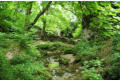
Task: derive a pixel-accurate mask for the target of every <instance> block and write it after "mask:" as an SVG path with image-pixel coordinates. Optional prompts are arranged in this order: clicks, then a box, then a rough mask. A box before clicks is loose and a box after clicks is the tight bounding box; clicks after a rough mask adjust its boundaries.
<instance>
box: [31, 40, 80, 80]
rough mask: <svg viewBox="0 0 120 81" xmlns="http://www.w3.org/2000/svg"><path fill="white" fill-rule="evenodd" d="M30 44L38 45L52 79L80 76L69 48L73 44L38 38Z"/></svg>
mask: <svg viewBox="0 0 120 81" xmlns="http://www.w3.org/2000/svg"><path fill="white" fill-rule="evenodd" d="M31 45H32V46H35V47H37V48H38V47H39V49H38V50H39V51H40V53H41V55H42V58H43V59H44V62H45V66H46V68H48V69H49V72H50V73H51V75H52V77H53V80H75V79H77V77H78V76H80V74H79V75H78V73H79V71H80V70H79V69H80V66H79V64H76V63H74V62H75V59H76V57H75V54H74V53H73V50H72V49H71V48H73V47H74V46H75V45H73V44H68V43H63V42H61V41H56V42H55V41H54V42H51V41H43V40H38V41H36V42H34V43H32V44H31ZM49 46H50V47H49ZM78 79H80V78H78Z"/></svg>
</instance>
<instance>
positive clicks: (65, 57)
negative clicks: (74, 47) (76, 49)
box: [61, 54, 75, 64]
mask: <svg viewBox="0 0 120 81" xmlns="http://www.w3.org/2000/svg"><path fill="white" fill-rule="evenodd" d="M61 60H62V62H66V63H68V64H71V63H73V62H74V61H75V56H74V55H73V54H66V55H62V56H61Z"/></svg>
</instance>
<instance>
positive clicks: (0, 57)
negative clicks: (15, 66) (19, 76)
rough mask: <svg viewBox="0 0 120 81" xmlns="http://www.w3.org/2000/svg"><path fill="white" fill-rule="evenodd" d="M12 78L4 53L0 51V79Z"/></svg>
mask: <svg viewBox="0 0 120 81" xmlns="http://www.w3.org/2000/svg"><path fill="white" fill-rule="evenodd" d="M5 79H6V80H10V79H13V74H12V70H11V66H10V63H9V61H8V60H7V59H6V57H5V54H1V53H0V80H5Z"/></svg>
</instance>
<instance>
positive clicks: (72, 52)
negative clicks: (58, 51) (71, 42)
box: [64, 48, 75, 54]
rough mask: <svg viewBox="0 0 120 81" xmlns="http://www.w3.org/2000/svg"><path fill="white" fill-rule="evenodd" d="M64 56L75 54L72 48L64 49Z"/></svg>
mask: <svg viewBox="0 0 120 81" xmlns="http://www.w3.org/2000/svg"><path fill="white" fill-rule="evenodd" d="M64 53H65V54H75V51H74V48H65V49H64Z"/></svg>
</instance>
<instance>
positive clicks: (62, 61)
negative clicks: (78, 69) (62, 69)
mask: <svg viewBox="0 0 120 81" xmlns="http://www.w3.org/2000/svg"><path fill="white" fill-rule="evenodd" d="M60 62H61V63H62V64H68V63H69V60H68V59H66V58H64V57H63V55H61V56H60Z"/></svg>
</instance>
